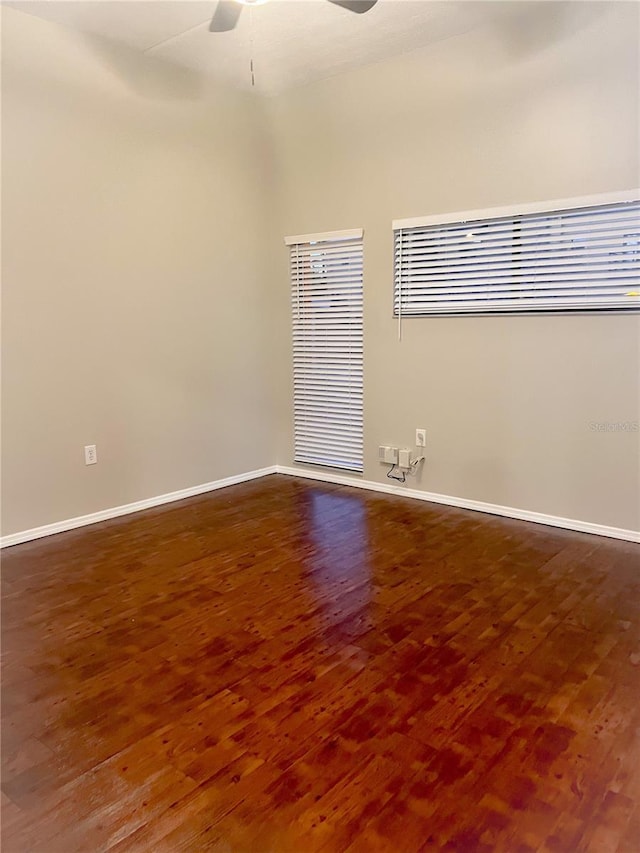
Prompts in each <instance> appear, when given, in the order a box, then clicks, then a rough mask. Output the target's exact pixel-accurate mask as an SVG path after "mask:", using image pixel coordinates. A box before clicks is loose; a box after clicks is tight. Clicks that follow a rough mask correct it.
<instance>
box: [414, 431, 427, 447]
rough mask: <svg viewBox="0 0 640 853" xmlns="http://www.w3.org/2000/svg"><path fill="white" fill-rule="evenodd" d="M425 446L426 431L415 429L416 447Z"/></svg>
mask: <svg viewBox="0 0 640 853" xmlns="http://www.w3.org/2000/svg"><path fill="white" fill-rule="evenodd" d="M426 446H427V431H426V429H417V430H416V447H426Z"/></svg>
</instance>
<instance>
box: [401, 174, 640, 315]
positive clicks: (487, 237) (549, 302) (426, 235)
mask: <svg viewBox="0 0 640 853" xmlns="http://www.w3.org/2000/svg"><path fill="white" fill-rule="evenodd" d="M639 199H640V192H638V191H632V192H628V193H616V194H614V195H607V196H598V197H595V198H590V199H572V200H569V201H565V202H555V203H549V204H548V205H544V204H538V205H528V206H526V207H524V206H523V207H519V208H511V209H506V208H500V209H494V210H490V211H475V212H471V213H465V214H460V215H458V216H442V217H429V218H424V219H410V220H401V221H396V222H394V223H393V228H394V235H395V286H394V314H395V316H399V317H402V316H418V315H438V314H440V315H451V314H499V313H519V312H525V313H536V312H549V311H560V312H564V311H587V312H588V311H621V310H629V309H631V310H633V309H636V310H637V309H638V308H640V201H639ZM551 208H552V209H551Z"/></svg>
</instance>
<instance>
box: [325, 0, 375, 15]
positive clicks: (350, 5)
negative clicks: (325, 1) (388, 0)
mask: <svg viewBox="0 0 640 853" xmlns="http://www.w3.org/2000/svg"><path fill="white" fill-rule="evenodd" d="M377 2H378V0H329V3H334V4H335V5H336V6H342V8H343V9H348V10H349V11H350V12H356V13H357V14H358V15H361V14H362V13H363V12H368V11H369V9H372V8H373V7H374V6H375V5H376V3H377Z"/></svg>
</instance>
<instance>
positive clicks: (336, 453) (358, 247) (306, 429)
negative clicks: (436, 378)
mask: <svg viewBox="0 0 640 853" xmlns="http://www.w3.org/2000/svg"><path fill="white" fill-rule="evenodd" d="M286 243H287V244H288V245H289V247H290V252H291V306H292V313H293V384H294V434H295V457H294V458H295V461H296V462H306V463H310V464H312V465H323V466H327V467H331V468H341V469H344V470H347V471H356V472H362V453H363V447H362V428H363V409H362V385H363V295H362V231H341V232H333V233H329V234H315V235H306V236H303V237H289V238H287V240H286Z"/></svg>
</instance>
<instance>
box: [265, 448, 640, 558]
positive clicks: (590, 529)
mask: <svg viewBox="0 0 640 853" xmlns="http://www.w3.org/2000/svg"><path fill="white" fill-rule="evenodd" d="M277 472H278V474H287V475H289V476H293V477H302V478H304V479H307V480H321V481H322V482H324V483H335V484H336V485H339V486H353V487H354V488H356V489H369V490H370V491H372V492H383V493H384V494H387V495H403V496H404V497H406V498H415V499H416V500H419V501H428V502H429V503H436V504H444V505H445V506H455V507H458V508H460V509H470V510H473V511H474V512H486V513H488V514H490V515H501V516H504V517H505V518H515V519H518V520H519V521H532V522H534V523H535V524H547V525H549V526H550V527H562V528H564V529H566V530H576V531H578V532H579V533H593V534H595V535H596V536H608V537H609V538H611V539H624V540H625V541H628V542H640V530H625V529H624V528H622V527H607V526H606V525H604V524H594V523H593V522H591V521H578V520H577V519H574V518H561V517H560V516H557V515H545V514H544V513H541V512H531V511H530V510H526V509H516V508H514V507H511V506H500V505H499V504H490V503H485V502H484V501H474V500H470V499H468V498H456V497H452V496H451V495H439V494H436V493H435V492H423V491H421V490H420V489H410V488H406V487H403V486H400V485H398V486H395V485H393V484H392V483H389V485H387V484H386V483H376V482H375V481H373V480H362V479H360V478H356V477H353V478H352V477H347V476H343V475H341V474H333V473H331V472H325V471H314V470H309V471H308V470H307V469H306V468H305V469H303V468H291V467H287V466H283V465H278V466H277Z"/></svg>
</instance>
